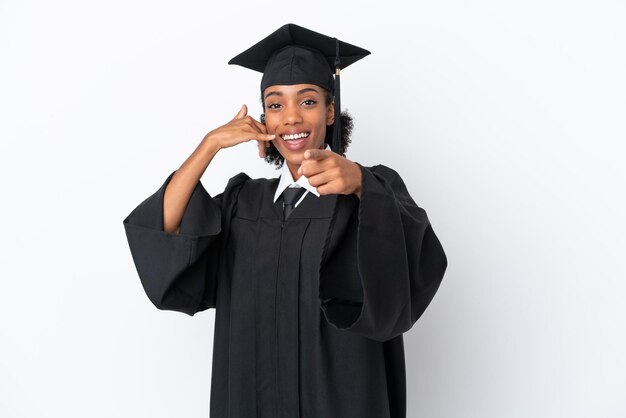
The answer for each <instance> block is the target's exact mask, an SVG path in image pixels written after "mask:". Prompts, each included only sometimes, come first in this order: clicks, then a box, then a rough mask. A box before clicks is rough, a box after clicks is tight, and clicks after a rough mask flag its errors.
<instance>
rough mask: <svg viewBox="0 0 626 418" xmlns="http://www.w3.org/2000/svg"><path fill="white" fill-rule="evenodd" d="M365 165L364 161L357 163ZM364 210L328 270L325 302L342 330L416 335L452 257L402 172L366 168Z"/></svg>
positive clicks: (381, 336)
mask: <svg viewBox="0 0 626 418" xmlns="http://www.w3.org/2000/svg"><path fill="white" fill-rule="evenodd" d="M357 164H358V163H357ZM359 166H360V167H361V172H362V186H361V198H360V200H359V199H358V198H357V197H356V196H353V198H354V200H356V201H357V203H356V205H357V209H356V210H354V211H353V212H352V217H351V220H350V222H349V223H348V226H347V227H346V230H345V232H343V233H342V236H343V239H342V242H341V243H340V244H339V245H338V246H337V250H335V254H334V255H333V257H332V259H331V260H330V261H329V262H328V263H327V264H326V265H325V266H322V269H321V272H320V273H321V275H320V303H321V308H322V310H323V312H324V315H325V317H326V319H327V321H328V322H329V323H330V324H332V325H333V326H334V327H336V328H337V329H339V330H345V331H347V332H351V333H356V334H359V335H361V336H364V337H367V338H371V339H374V340H377V341H387V340H389V339H392V338H394V337H397V336H398V335H400V334H402V333H404V332H406V331H407V330H409V329H410V328H411V327H412V326H413V324H414V323H415V322H416V321H417V319H418V318H419V317H420V316H421V315H422V313H423V312H424V311H425V310H426V308H427V306H428V305H429V303H430V301H431V300H432V299H433V297H434V295H435V293H436V292H437V289H438V288H439V285H440V283H441V281H442V279H443V275H444V273H445V270H446V267H447V258H446V255H445V253H444V250H443V247H442V246H441V243H440V242H439V239H438V238H437V236H436V235H435V232H434V230H433V228H432V226H431V224H430V222H429V220H428V217H427V215H426V212H425V211H424V209H422V208H420V207H418V206H417V205H416V204H415V202H414V201H413V199H412V198H411V196H410V195H409V193H408V191H407V189H406V186H405V184H404V182H403V180H402V178H401V177H400V175H399V174H398V173H397V172H396V171H395V170H393V169H391V168H389V167H386V166H384V165H377V166H374V167H364V166H362V165H360V164H359Z"/></svg>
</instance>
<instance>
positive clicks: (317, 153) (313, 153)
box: [304, 149, 329, 161]
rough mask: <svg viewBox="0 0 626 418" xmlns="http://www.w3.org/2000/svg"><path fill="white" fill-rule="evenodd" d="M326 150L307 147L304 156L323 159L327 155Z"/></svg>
mask: <svg viewBox="0 0 626 418" xmlns="http://www.w3.org/2000/svg"><path fill="white" fill-rule="evenodd" d="M328 156H329V154H328V150H324V149H308V150H306V151H305V152H304V158H306V159H311V160H318V161H319V160H323V159H324V158H326V157H328Z"/></svg>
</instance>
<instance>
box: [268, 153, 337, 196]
mask: <svg viewBox="0 0 626 418" xmlns="http://www.w3.org/2000/svg"><path fill="white" fill-rule="evenodd" d="M324 149H325V150H327V149H330V146H328V144H324ZM287 187H304V188H305V189H306V190H308V191H309V192H311V193H313V194H314V195H315V196H318V197H319V195H320V194H319V193H318V192H317V189H316V188H315V187H313V186H311V184H310V183H309V179H308V178H306V177H305V176H304V175H301V176H300V178H299V179H298V181H294V180H293V176H292V175H291V171H289V167H288V166H287V161H285V162H284V163H283V166H282V167H281V170H280V179H279V181H278V187H277V188H276V193H274V203H276V201H277V200H278V198H279V196H280V195H281V194H282V193H283V191H284V190H285V189H286V188H287ZM306 194H307V192H304V194H303V195H302V197H301V199H300V200H302V199H303V198H304V196H305V195H306ZM299 202H300V201H298V203H299Z"/></svg>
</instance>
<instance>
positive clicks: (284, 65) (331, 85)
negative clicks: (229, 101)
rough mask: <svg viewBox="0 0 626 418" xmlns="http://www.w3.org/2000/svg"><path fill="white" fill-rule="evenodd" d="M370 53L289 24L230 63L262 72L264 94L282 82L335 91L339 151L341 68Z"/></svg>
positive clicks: (334, 146)
mask: <svg viewBox="0 0 626 418" xmlns="http://www.w3.org/2000/svg"><path fill="white" fill-rule="evenodd" d="M369 54H370V52H369V51H368V50H366V49H363V48H359V47H358V46H354V45H351V44H349V43H346V42H343V41H340V40H338V39H337V38H331V37H330V36H326V35H322V34H321V33H318V32H314V31H312V30H310V29H306V28H303V27H302V26H298V25H294V24H293V23H289V24H286V25H284V26H281V27H280V28H279V29H278V30H277V31H275V32H274V33H272V34H270V35H269V36H267V37H266V38H265V39H263V40H261V41H260V42H258V43H256V44H255V45H253V46H251V47H250V48H248V49H247V50H245V51H244V52H242V53H241V54H239V55H237V56H236V57H234V58H233V59H231V60H230V61H228V63H229V64H237V65H241V66H242V67H246V68H249V69H251V70H255V71H260V72H262V73H263V78H262V79H261V93H262V92H263V91H264V90H265V89H266V88H267V87H269V86H274V85H279V84H284V85H289V84H315V85H316V86H320V87H322V88H325V89H326V90H328V91H330V92H331V93H332V94H334V96H335V122H334V126H333V127H334V132H333V143H332V150H333V151H334V152H336V153H339V147H340V141H341V138H340V135H341V103H340V94H339V93H340V83H339V70H340V69H343V68H346V67H347V66H348V65H350V64H352V63H354V62H356V61H358V60H360V59H361V58H363V57H365V56H367V55H369ZM333 74H334V75H335V77H334V79H333Z"/></svg>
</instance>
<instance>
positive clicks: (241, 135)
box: [204, 104, 275, 149]
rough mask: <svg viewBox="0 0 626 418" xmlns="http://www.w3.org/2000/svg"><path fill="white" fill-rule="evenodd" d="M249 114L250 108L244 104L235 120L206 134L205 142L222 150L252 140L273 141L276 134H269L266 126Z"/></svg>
mask: <svg viewBox="0 0 626 418" xmlns="http://www.w3.org/2000/svg"><path fill="white" fill-rule="evenodd" d="M247 113H248V107H247V106H246V105H245V104H244V105H243V106H241V109H240V110H239V113H237V115H236V116H235V117H234V118H233V120H231V121H230V122H228V123H227V124H225V125H222V126H220V127H219V128H216V129H214V130H212V131H211V132H209V133H208V134H206V135H205V137H204V141H209V142H212V143H213V144H214V145H216V146H217V147H218V148H220V149H221V148H229V147H232V146H234V145H237V144H240V143H242V142H248V141H250V140H251V139H255V140H257V141H271V140H273V139H274V138H275V135H274V134H268V133H267V128H266V127H265V125H263V124H262V123H261V122H259V121H257V120H255V119H254V118H253V117H251V116H248V115H247ZM259 143H260V142H259Z"/></svg>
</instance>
